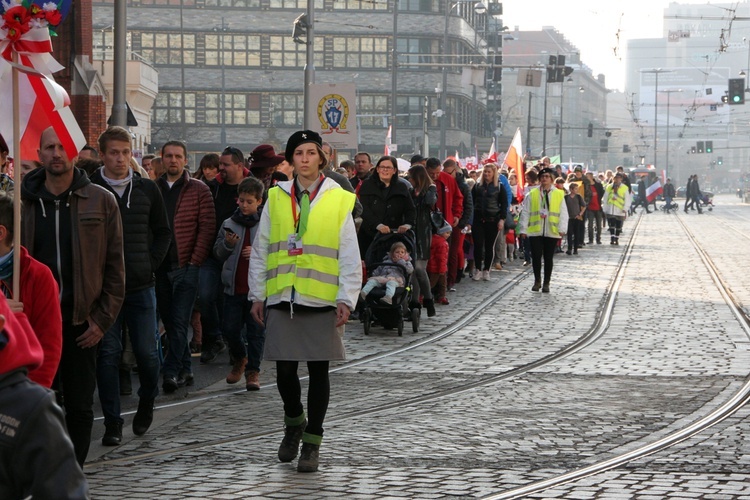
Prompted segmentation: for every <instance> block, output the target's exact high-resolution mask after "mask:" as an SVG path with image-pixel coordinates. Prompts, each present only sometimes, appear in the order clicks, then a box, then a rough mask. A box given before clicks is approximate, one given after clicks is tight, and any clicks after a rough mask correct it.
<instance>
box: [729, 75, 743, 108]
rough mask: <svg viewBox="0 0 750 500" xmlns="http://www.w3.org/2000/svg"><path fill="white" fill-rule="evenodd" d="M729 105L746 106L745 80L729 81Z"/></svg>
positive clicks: (732, 79) (734, 79) (731, 79)
mask: <svg viewBox="0 0 750 500" xmlns="http://www.w3.org/2000/svg"><path fill="white" fill-rule="evenodd" d="M729 104H745V79H744V78H730V79H729Z"/></svg>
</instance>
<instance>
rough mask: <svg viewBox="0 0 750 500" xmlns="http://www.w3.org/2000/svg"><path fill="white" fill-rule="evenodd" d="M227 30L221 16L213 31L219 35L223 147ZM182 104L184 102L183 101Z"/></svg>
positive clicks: (223, 139) (224, 139)
mask: <svg viewBox="0 0 750 500" xmlns="http://www.w3.org/2000/svg"><path fill="white" fill-rule="evenodd" d="M227 31H229V27H228V26H227V25H225V24H224V18H223V17H222V18H221V26H220V27H219V26H216V27H215V28H214V32H215V33H217V34H218V35H219V52H220V57H221V62H220V64H221V106H220V107H219V108H220V109H221V139H220V142H221V147H222V148H223V147H225V146H226V145H227V115H226V111H227V109H226V106H227V104H226V100H227V95H226V92H227V89H226V80H225V79H224V33H226V32H227ZM182 105H183V106H184V105H185V103H184V102H183V103H182Z"/></svg>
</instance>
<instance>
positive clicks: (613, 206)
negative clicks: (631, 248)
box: [602, 172, 631, 245]
mask: <svg viewBox="0 0 750 500" xmlns="http://www.w3.org/2000/svg"><path fill="white" fill-rule="evenodd" d="M623 178H624V175H623V174H622V173H620V172H617V173H616V174H615V177H614V181H613V182H612V184H609V185H608V186H607V187H606V188H605V189H604V197H603V198H602V208H603V209H604V215H605V217H607V225H608V226H609V236H610V240H609V244H610V245H619V244H620V233H621V232H622V223H623V222H624V221H625V219H627V217H628V213H630V212H629V211H630V202H631V194H630V189H628V186H627V185H625V183H624V182H623Z"/></svg>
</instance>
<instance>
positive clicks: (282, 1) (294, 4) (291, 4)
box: [269, 0, 323, 11]
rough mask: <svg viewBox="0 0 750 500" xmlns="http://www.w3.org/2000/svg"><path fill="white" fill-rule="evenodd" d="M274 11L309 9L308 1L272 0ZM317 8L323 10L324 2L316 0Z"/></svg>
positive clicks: (270, 4)
mask: <svg viewBox="0 0 750 500" xmlns="http://www.w3.org/2000/svg"><path fill="white" fill-rule="evenodd" d="M269 6H270V7H271V8H272V9H302V10H306V9H307V0H270V3H269ZM315 8H316V9H319V10H321V11H322V10H323V0H315Z"/></svg>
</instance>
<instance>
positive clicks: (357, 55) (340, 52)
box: [333, 37, 388, 68]
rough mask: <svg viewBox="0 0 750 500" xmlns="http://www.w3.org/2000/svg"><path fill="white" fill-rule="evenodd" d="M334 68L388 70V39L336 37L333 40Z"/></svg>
mask: <svg viewBox="0 0 750 500" xmlns="http://www.w3.org/2000/svg"><path fill="white" fill-rule="evenodd" d="M333 67H334V68H387V67H388V39H387V38H385V37H383V38H380V37H378V38H355V37H336V38H334V39H333Z"/></svg>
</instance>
